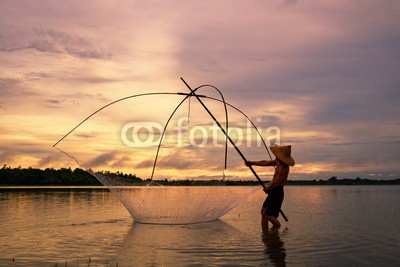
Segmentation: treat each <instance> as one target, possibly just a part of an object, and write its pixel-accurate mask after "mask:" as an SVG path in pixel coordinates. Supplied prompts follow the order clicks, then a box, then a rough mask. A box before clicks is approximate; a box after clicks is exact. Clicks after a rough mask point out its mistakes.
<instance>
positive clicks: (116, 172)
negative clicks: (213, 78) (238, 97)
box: [55, 93, 268, 224]
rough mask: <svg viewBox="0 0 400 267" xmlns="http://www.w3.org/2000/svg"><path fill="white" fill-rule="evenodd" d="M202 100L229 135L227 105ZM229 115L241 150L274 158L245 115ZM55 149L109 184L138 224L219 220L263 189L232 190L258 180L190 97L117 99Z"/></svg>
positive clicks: (230, 110)
mask: <svg viewBox="0 0 400 267" xmlns="http://www.w3.org/2000/svg"><path fill="white" fill-rule="evenodd" d="M203 102H204V104H206V105H207V107H208V108H209V110H212V112H213V114H215V119H216V120H217V121H220V122H221V125H223V128H225V130H226V126H225V122H226V113H225V106H224V104H223V101H221V100H220V98H218V96H215V97H214V96H207V97H205V96H204V95H203ZM226 111H227V112H228V114H229V116H230V118H229V120H230V121H231V122H232V123H230V125H229V128H228V133H229V135H230V136H231V137H232V139H233V140H234V141H235V142H238V143H240V144H239V145H241V149H242V150H249V149H251V151H252V155H254V156H255V157H263V158H266V157H268V155H267V154H266V153H267V152H266V151H265V150H264V149H262V148H261V149H260V148H259V143H260V140H259V137H256V136H257V132H256V131H255V130H254V129H253V130H252V131H251V132H250V133H249V132H248V131H249V127H248V126H249V123H248V121H247V120H246V119H245V118H244V119H243V114H241V112H240V111H238V110H237V109H236V108H235V107H233V106H227V109H226ZM239 118H240V120H241V121H240V120H239ZM235 121H236V122H237V123H236V122H235ZM241 128H242V130H241V131H239V129H241ZM230 129H233V130H230ZM245 130H246V131H245ZM252 137H253V138H252ZM249 139H253V140H249ZM239 141H240V142H239ZM55 147H56V148H57V149H59V150H60V151H61V152H63V153H64V154H65V155H67V156H68V157H70V158H72V159H74V160H75V161H76V163H77V164H78V165H79V166H80V167H81V168H83V169H85V170H86V171H88V172H89V173H90V174H92V175H93V176H95V177H96V178H97V179H98V180H99V181H100V182H101V183H102V184H103V185H104V186H106V187H107V188H108V189H109V190H110V191H111V192H112V193H113V194H114V195H115V196H116V197H117V198H118V200H119V201H120V202H121V203H122V204H123V205H124V206H125V207H126V208H127V210H128V211H129V212H130V214H131V215H132V217H133V219H134V221H135V222H142V223H156V224H186V223H198V222H206V221H213V220H216V219H218V218H220V217H221V216H223V215H224V214H226V213H227V212H229V211H230V210H231V209H233V208H234V207H235V206H237V205H238V204H239V203H240V202H242V201H243V200H244V199H246V198H247V197H248V196H249V195H251V194H252V193H254V192H255V191H257V190H259V189H260V187H259V186H240V187H238V186H229V185H230V184H232V181H236V182H237V181H238V180H251V179H253V180H254V178H253V177H252V176H251V173H250V172H249V171H248V168H247V167H246V166H244V164H243V159H242V158H240V156H239V155H238V154H237V153H236V152H235V151H234V150H235V149H234V147H232V145H229V143H228V145H227V146H226V137H225V135H224V133H223V132H222V131H221V129H219V127H218V126H217V125H216V124H215V122H214V121H213V119H212V118H211V117H210V115H209V114H208V113H207V112H206V110H205V109H204V107H203V106H201V105H200V104H199V103H198V101H197V99H196V98H194V97H193V96H188V95H185V94H176V93H147V94H142V95H136V96H130V97H127V98H124V99H121V100H118V101H115V102H113V103H111V104H108V105H106V106H104V107H103V108H101V109H100V110H98V111H96V112H95V113H93V114H92V115H90V116H89V117H88V118H86V119H85V120H84V121H83V122H82V123H81V124H79V125H78V127H75V128H74V129H73V130H72V131H71V132H70V133H68V134H67V135H66V136H65V137H64V138H62V139H61V141H59V142H58V143H56V145H55ZM249 151H250V150H249ZM257 153H258V154H257Z"/></svg>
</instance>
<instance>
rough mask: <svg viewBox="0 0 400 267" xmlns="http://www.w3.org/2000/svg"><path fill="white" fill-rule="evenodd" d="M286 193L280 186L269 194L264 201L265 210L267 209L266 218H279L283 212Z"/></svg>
mask: <svg viewBox="0 0 400 267" xmlns="http://www.w3.org/2000/svg"><path fill="white" fill-rule="evenodd" d="M283 197H284V192H283V186H278V187H275V188H273V189H271V190H270V191H269V192H268V196H267V198H266V199H265V201H264V204H263V208H265V213H264V215H265V216H273V217H275V218H278V216H279V211H280V210H281V206H282V202H283Z"/></svg>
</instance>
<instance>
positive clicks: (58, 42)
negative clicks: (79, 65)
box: [0, 28, 112, 59]
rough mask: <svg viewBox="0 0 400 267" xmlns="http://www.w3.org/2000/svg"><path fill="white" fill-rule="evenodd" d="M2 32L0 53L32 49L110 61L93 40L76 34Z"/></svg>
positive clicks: (38, 31)
mask: <svg viewBox="0 0 400 267" xmlns="http://www.w3.org/2000/svg"><path fill="white" fill-rule="evenodd" d="M2 30H3V32H4V33H3V34H2V35H0V52H16V51H22V50H27V49H34V50H36V51H38V52H42V53H50V54H68V55H70V56H73V57H77V58H93V59H110V58H111V56H112V54H111V52H109V51H106V50H104V49H102V48H100V46H98V45H96V44H95V42H94V41H93V40H91V39H90V38H87V37H83V36H80V35H78V34H70V33H67V32H65V31H58V30H55V29H45V28H35V29H33V30H32V32H29V31H28V32H18V31H17V33H10V30H9V29H7V31H4V29H2Z"/></svg>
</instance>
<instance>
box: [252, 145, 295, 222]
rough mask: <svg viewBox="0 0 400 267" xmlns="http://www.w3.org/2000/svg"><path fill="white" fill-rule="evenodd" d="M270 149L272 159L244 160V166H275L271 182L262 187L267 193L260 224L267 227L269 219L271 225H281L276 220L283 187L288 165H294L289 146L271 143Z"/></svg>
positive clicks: (282, 195)
mask: <svg viewBox="0 0 400 267" xmlns="http://www.w3.org/2000/svg"><path fill="white" fill-rule="evenodd" d="M270 148H271V151H272V153H273V154H274V155H275V157H276V158H275V159H274V160H260V161H246V162H245V164H246V166H252V165H256V166H275V173H274V176H273V178H272V181H271V183H269V184H268V185H267V186H265V187H264V189H263V190H264V192H265V193H267V194H268V196H267V198H266V199H265V201H264V204H263V206H262V208H261V225H262V226H264V227H268V221H270V222H271V223H272V225H273V227H277V228H279V227H280V226H281V224H280V222H279V221H278V216H279V211H280V210H281V206H282V202H283V197H284V192H283V187H284V185H285V182H286V180H287V178H288V175H289V166H294V164H295V162H294V159H293V158H292V157H291V155H290V154H291V146H278V145H271V147H270Z"/></svg>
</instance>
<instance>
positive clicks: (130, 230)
mask: <svg viewBox="0 0 400 267" xmlns="http://www.w3.org/2000/svg"><path fill="white" fill-rule="evenodd" d="M264 197H265V195H264V194H263V192H262V191H261V190H260V191H258V192H256V193H255V194H254V195H253V196H251V197H250V198H249V199H248V200H247V201H245V202H243V203H242V204H241V205H239V206H238V207H237V208H235V209H234V210H232V211H231V212H229V213H228V214H226V215H225V216H223V217H222V218H221V219H220V220H218V221H214V222H211V223H200V224H192V225H147V224H138V223H134V222H133V220H132V219H131V217H130V215H129V213H128V212H127V211H126V210H125V208H124V207H123V206H122V205H121V204H120V203H119V202H118V201H117V200H116V198H115V197H114V196H113V195H112V194H111V193H110V192H109V191H108V190H107V189H88V188H85V189H72V188H67V189H54V188H46V189H4V188H3V189H0V266H3V265H6V266H7V265H10V266H36V265H39V266H40V265H42V266H55V265H56V264H57V265H58V266H65V265H67V266H202V265H208V266H213V265H214V266H221V265H225V266H235V265H237V266H266V265H268V266H286V265H287V266H306V265H311V266H315V265H319V266H338V265H340V266H349V265H352V266H354V265H356V266H364V265H378V266H400V186H303V187H301V186H290V187H286V188H285V202H284V206H283V208H282V209H283V210H284V212H285V213H286V215H287V216H288V217H289V222H287V223H285V222H284V221H283V220H282V219H280V220H281V222H282V228H281V229H279V230H271V229H270V230H265V229H264V230H263V229H261V227H260V215H259V212H260V210H259V209H260V206H261V204H262V202H263V200H264ZM179 205H180V204H179V203H176V208H178V209H179Z"/></svg>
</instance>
